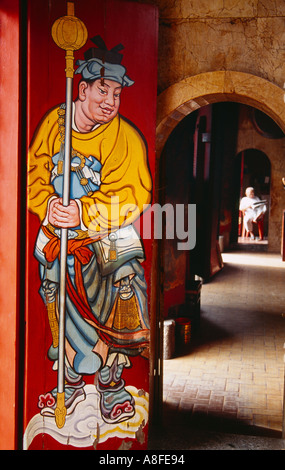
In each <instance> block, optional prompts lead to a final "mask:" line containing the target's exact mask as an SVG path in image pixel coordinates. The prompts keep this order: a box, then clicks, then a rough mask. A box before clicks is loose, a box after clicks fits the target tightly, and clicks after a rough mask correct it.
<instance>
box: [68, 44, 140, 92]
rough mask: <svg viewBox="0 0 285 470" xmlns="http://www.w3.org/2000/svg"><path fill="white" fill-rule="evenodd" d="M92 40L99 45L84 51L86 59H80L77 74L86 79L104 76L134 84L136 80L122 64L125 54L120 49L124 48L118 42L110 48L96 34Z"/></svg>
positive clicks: (121, 82) (102, 77) (77, 63)
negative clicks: (128, 74) (131, 77)
mask: <svg viewBox="0 0 285 470" xmlns="http://www.w3.org/2000/svg"><path fill="white" fill-rule="evenodd" d="M91 41H92V42H93V43H94V44H95V45H96V46H97V48H95V47H91V48H90V49H88V50H87V51H86V52H85V53H84V59H85V60H78V61H77V62H76V65H78V68H77V70H76V72H75V73H76V74H78V73H81V75H82V78H83V79H84V80H96V79H98V78H101V80H102V81H103V80H104V78H105V79H108V80H113V81H115V82H118V83H120V84H121V85H122V86H123V87H124V86H131V85H133V83H134V81H133V80H131V79H130V78H129V77H128V76H127V75H126V68H125V67H124V66H123V65H121V61H122V58H123V55H122V54H120V52H119V51H121V50H122V49H124V46H123V45H122V44H118V45H117V46H115V47H113V48H112V49H111V50H108V49H107V47H106V44H105V42H104V41H103V39H102V38H101V36H95V37H94V38H92V39H91Z"/></svg>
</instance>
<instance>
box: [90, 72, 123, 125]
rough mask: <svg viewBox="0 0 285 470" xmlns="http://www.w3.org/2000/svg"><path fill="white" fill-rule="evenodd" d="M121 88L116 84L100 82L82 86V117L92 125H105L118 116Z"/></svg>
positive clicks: (108, 81) (105, 81)
mask: <svg viewBox="0 0 285 470" xmlns="http://www.w3.org/2000/svg"><path fill="white" fill-rule="evenodd" d="M121 91H122V86H121V85H120V83H118V82H114V81H112V80H105V79H104V85H101V80H100V79H98V80H95V81H94V82H93V83H91V84H90V83H89V84H87V83H86V82H85V85H84V82H83V84H82V90H81V94H82V92H83V95H82V96H84V99H83V98H82V96H81V103H82V111H83V113H84V117H85V118H86V120H88V121H89V122H92V123H93V124H106V123H108V122H109V121H111V120H112V119H114V117H115V116H116V115H117V114H118V111H119V107H120V95H121Z"/></svg>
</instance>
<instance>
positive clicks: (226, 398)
mask: <svg viewBox="0 0 285 470" xmlns="http://www.w3.org/2000/svg"><path fill="white" fill-rule="evenodd" d="M223 260H224V269H223V270H222V271H221V272H220V273H219V274H218V275H216V276H215V277H214V278H213V279H212V280H211V282H209V283H207V284H204V285H203V287H202V294H201V321H200V328H199V330H198V331H197V332H196V333H194V332H193V334H192V339H191V344H190V345H188V347H187V349H185V351H183V353H180V354H179V355H178V354H177V355H176V356H175V357H173V358H172V359H170V360H164V369H163V373H164V381H163V383H164V388H163V401H164V404H163V427H162V429H161V428H160V430H159V431H157V432H156V433H155V434H154V436H153V437H152V438H151V440H150V447H149V448H151V449H202V450H207V449H218V450H223V449H233V450H234V449H259V450H261V449H284V448H285V447H284V441H283V440H282V439H281V433H282V407H283V383H284V362H283V355H284V349H283V344H284V339H285V316H283V314H285V289H284V287H285V265H284V263H282V261H281V257H280V255H275V254H269V253H265V252H261V253H259V252H253V251H251V252H247V253H245V252H240V251H236V252H229V253H224V254H223Z"/></svg>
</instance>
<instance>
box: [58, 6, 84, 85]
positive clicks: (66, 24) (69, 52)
mask: <svg viewBox="0 0 285 470" xmlns="http://www.w3.org/2000/svg"><path fill="white" fill-rule="evenodd" d="M51 34H52V38H53V40H54V42H55V43H56V45H57V46H58V47H60V48H61V49H64V50H65V51H66V69H65V72H66V77H69V78H73V74H74V68H73V61H74V56H73V52H74V51H76V50H78V49H80V48H81V47H83V46H84V44H85V43H86V41H87V37H88V33H87V29H86V26H85V25H84V23H83V22H82V21H81V20H80V19H79V18H76V16H74V3H73V2H67V16H62V17H61V18H58V19H57V20H56V21H55V22H54V24H53V26H52V30H51Z"/></svg>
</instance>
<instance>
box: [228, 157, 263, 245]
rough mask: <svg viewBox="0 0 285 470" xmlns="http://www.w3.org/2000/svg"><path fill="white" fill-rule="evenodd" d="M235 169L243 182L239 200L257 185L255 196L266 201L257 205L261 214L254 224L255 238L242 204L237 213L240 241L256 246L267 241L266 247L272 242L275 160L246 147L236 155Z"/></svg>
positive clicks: (237, 179) (240, 186)
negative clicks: (271, 211) (247, 223)
mask: <svg viewBox="0 0 285 470" xmlns="http://www.w3.org/2000/svg"><path fill="white" fill-rule="evenodd" d="M235 172H236V173H237V174H236V176H235V181H237V182H239V184H238V185H237V198H238V197H239V201H241V200H242V198H244V197H246V191H247V189H248V188H253V190H254V195H255V197H256V198H258V199H259V200H260V201H262V205H260V206H259V205H258V204H257V209H256V218H257V217H258V216H259V218H258V220H257V221H256V222H254V223H252V224H251V228H252V231H253V235H254V238H253V236H250V233H249V232H248V231H247V230H246V228H247V227H246V226H245V223H244V214H243V212H242V211H241V209H240V207H239V211H238V214H237V215H235V217H236V218H238V240H237V241H238V243H239V244H241V245H242V246H243V247H244V248H245V245H246V246H247V245H249V246H252V247H253V246H255V245H263V248H265V247H267V246H268V226H269V213H270V177H271V162H270V160H269V158H268V157H267V155H266V154H265V153H264V152H262V151H260V150H257V149H246V150H244V151H242V152H240V153H239V154H238V155H237V156H236V157H235ZM258 211H260V212H258ZM254 216H255V214H254ZM234 225H236V224H234ZM232 238H233V235H232Z"/></svg>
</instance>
